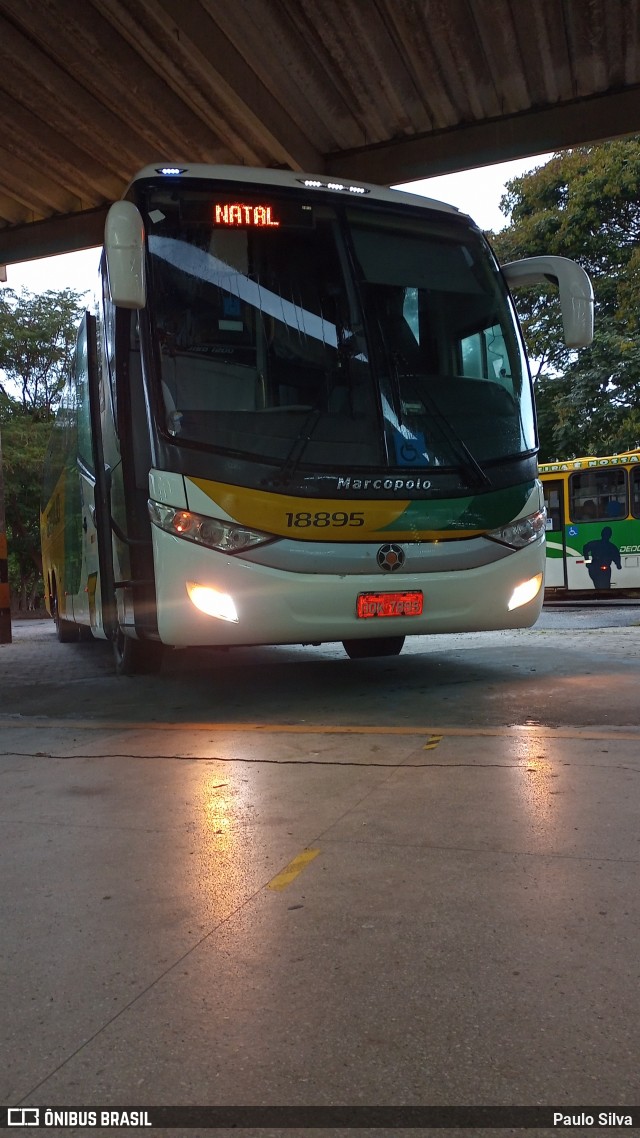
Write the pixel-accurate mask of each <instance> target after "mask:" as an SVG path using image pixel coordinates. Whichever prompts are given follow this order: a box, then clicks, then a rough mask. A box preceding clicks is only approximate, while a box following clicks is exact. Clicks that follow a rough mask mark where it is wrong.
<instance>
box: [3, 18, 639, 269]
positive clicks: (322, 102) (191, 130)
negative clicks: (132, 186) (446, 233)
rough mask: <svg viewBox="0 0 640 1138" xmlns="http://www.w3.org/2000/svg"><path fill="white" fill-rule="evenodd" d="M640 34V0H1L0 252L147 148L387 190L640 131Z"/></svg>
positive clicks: (75, 220) (18, 248) (52, 244)
mask: <svg viewBox="0 0 640 1138" xmlns="http://www.w3.org/2000/svg"><path fill="white" fill-rule="evenodd" d="M639 41H640V0H81V2H80V0H0V92H1V94H0V128H1V135H0V260H2V259H5V260H16V259H20V257H24V256H26V255H35V254H36V253H38V252H40V253H45V252H51V251H57V250H59V249H61V248H72V247H80V246H82V245H83V244H84V245H86V244H87V243H91V242H92V241H93V240H95V239H96V236H95V235H96V234H98V233H99V229H100V226H101V223H102V217H103V214H104V208H105V204H106V203H109V202H111V201H112V200H114V199H115V198H117V197H119V196H120V194H121V192H122V190H123V188H124V186H125V185H126V183H127V181H128V180H129V179H130V178H131V176H132V175H133V174H134V173H135V172H136V170H138V169H139V168H141V167H142V166H145V165H147V164H149V163H153V162H157V161H159V160H161V159H162V160H171V161H177V162H191V163H193V162H202V163H218V162H222V163H231V164H235V163H239V164H248V165H252V166H281V167H285V168H287V167H288V168H291V169H294V170H306V171H309V172H316V173H323V172H326V173H334V174H336V175H338V174H341V175H344V176H346V177H354V178H364V179H367V180H369V181H374V182H380V183H382V184H387V185H388V184H392V183H396V182H400V181H403V180H405V181H407V180H411V179H414V178H419V177H425V176H428V175H430V174H437V173H443V172H446V171H448V170H454V169H463V168H465V167H469V166H475V165H481V164H485V163H489V162H492V161H499V160H501V159H505V158H512V157H517V156H522V155H526V154H535V153H541V152H543V151H548V150H553V149H558V148H560V147H562V146H567V145H576V144H579V143H582V142H587V141H592V140H597V139H602V138H606V137H612V136H615V135H622V134H628V133H634V132H636V131H638V132H640V42H639ZM34 223H39V224H34ZM25 227H26V228H25ZM97 239H98V240H99V237H98V238H97ZM27 249H28V250H29V252H28V253H27V252H26V250H27Z"/></svg>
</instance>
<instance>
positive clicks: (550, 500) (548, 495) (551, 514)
mask: <svg viewBox="0 0 640 1138" xmlns="http://www.w3.org/2000/svg"><path fill="white" fill-rule="evenodd" d="M543 485H544V484H543ZM544 491H545V506H546V508H547V519H548V522H547V529H549V530H554V531H557V530H560V529H562V525H561V517H562V514H561V510H560V491H559V490H556V488H555V487H553V488H552V489H551V490H547V488H546V486H544Z"/></svg>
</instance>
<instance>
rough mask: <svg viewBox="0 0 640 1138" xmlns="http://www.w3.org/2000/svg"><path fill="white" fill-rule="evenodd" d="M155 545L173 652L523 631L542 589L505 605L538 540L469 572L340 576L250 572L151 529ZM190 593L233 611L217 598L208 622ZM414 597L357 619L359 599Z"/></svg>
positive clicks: (540, 551) (526, 573)
mask: <svg viewBox="0 0 640 1138" xmlns="http://www.w3.org/2000/svg"><path fill="white" fill-rule="evenodd" d="M153 542H154V558H155V567H156V593H157V601H158V630H159V633H160V637H161V640H162V641H163V643H164V644H169V645H173V646H174V647H178V648H179V647H189V646H193V647H196V646H205V645H219V646H223V645H228V646H231V645H242V644H244V645H248V644H308V643H312V642H325V641H340V640H352V639H359V638H363V639H366V638H369V637H381V636H409V635H418V636H424V635H429V634H434V633H443V632H482V631H488V630H491V629H503V628H527V627H529V626H530V625H532V624H534V623H535V621H536V620H537V618H538V616H539V614H540V609H541V607H542V600H543V588H542V587H541V588H540V589H539V590H538V592H537V595H536V596H535V597H533V599H531V600H529V601H527V602H526V603H524V604H522V605H520V606H519V607H517V608H512V609H511V610H510V609H509V602H510V600H511V599H512V597H513V594H514V590H516V589H517V588H518V587H519V586H521V585H523V584H525V583H526V582H528V581H531V580H532V579H533V578H534V577H535V576H536V575H537V574H542V573H543V570H544V553H545V550H544V542H535V543H533V544H532V545H529V546H526V547H525V548H524V549H521V550H517V551H514V552H513V554H511V555H509V556H508V557H504V558H502V559H501V560H499V561H496V562H493V563H492V564H489V565H482V566H480V567H477V568H472V569H464V570H458V571H448V572H429V573H403V572H400V573H394V574H393V575H392V574H390V573H382V572H375V573H367V574H366V575H365V574H363V575H343V576H340V575H335V574H325V573H292V572H284V571H282V570H279V569H273V568H270V567H266V566H263V565H256V564H255V563H250V562H248V561H243V560H242V559H241V558H240V557H238V556H236V557H229V556H228V555H227V554H222V553H217V552H215V551H214V550H211V549H206V548H203V547H202V546H198V545H195V544H194V543H193V542H188V541H184V540H183V539H181V538H178V537H173V536H172V535H171V534H168V533H165V532H164V531H162V530H160V529H158V528H157V527H155V526H154V527H153ZM194 586H195V587H196V588H195V589H194ZM197 588H201V589H205V590H213V591H214V592H215V594H216V595H217V596H219V597H221V598H230V601H231V605H229V604H228V603H227V601H226V600H223V603H222V605H221V611H222V614H223V615H209V614H208V613H206V612H203V611H201V609H200V608H198V607H197V605H196V603H194V600H192V599H191V597H192V596H193V597H194V598H195V599H196V600H197V599H198V593H197ZM413 591H421V592H422V594H423V612H422V614H421V615H420V616H415V615H411V616H390V617H387V616H385V617H370V618H368V619H362V618H359V617H358V616H357V615H356V604H357V598H358V594H360V593H393V592H413ZM214 607H215V606H214ZM225 617H226V619H225Z"/></svg>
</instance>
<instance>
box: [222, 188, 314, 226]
mask: <svg viewBox="0 0 640 1138" xmlns="http://www.w3.org/2000/svg"><path fill="white" fill-rule="evenodd" d="M211 211H212V217H211V221H212V223H213V226H214V228H215V229H281V228H282V229H301V228H304V229H308V228H310V227H311V226H312V225H313V209H312V207H311V206H310V205H306V204H302V203H300V202H287V201H282V200H278V199H277V198H275V199H273V198H266V197H261V198H254V197H253V196H252V195H247V196H238V197H231V196H230V195H225V196H224V197H219V198H218V197H215V198H214V199H213V201H212V202H211Z"/></svg>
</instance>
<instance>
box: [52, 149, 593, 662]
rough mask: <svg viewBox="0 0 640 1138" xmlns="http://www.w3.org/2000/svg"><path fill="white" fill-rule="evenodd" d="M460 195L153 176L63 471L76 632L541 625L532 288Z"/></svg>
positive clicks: (194, 171)
mask: <svg viewBox="0 0 640 1138" xmlns="http://www.w3.org/2000/svg"><path fill="white" fill-rule="evenodd" d="M548 279H552V280H554V281H555V282H556V283H557V284H558V285H559V292H560V302H561V305H562V311H563V318H564V326H565V338H566V340H567V342H568V343H569V344H571V345H573V346H580V345H583V344H586V343H588V342H589V340H590V337H591V331H592V321H593V295H592V291H591V286H590V283H589V279H588V277H587V276H586V274H585V273H584V271H583V270H582V269H580V268H579V267H578V266H577V265H576V264H574V262H572V261H569V260H567V259H565V258H561V257H535V258H530V259H528V260H526V261H520V262H514V263H513V264H510V265H506V266H504V267H503V268H502V270H500V268H499V267H498V265H497V263H496V261H495V258H494V256H493V254H492V252H491V250H490V248H489V246H488V245H487V243H486V241H485V239H484V237H483V235H482V233H481V232H480V230H479V229H478V228H477V227H476V226H475V225H474V223H473V222H472V221H471V219H470V218H468V217H467V216H465V215H464V214H461V213H460V212H458V210H456V209H455V208H453V207H452V206H448V205H444V204H442V203H440V202H436V201H432V200H429V199H426V198H421V197H416V196H413V195H411V194H408V193H405V192H403V191H399V190H389V189H383V188H380V187H376V186H372V185H366V184H364V183H363V184H357V183H354V182H350V181H346V180H344V179H331V178H325V177H310V176H305V175H300V174H297V173H294V172H285V171H275V170H255V169H247V168H236V167H225V166H217V167H216V166H202V165H197V166H174V167H161V166H158V167H155V166H154V167H148V168H146V169H144V170H142V171H141V172H140V173H139V174H138V175H137V176H136V177H135V179H134V180H133V182H132V183H131V185H130V187H129V189H128V191H127V193H126V195H125V199H124V200H122V201H120V202H116V203H115V204H114V205H113V206H112V208H111V210H110V212H109V215H108V220H107V224H106V230H105V249H104V255H103V258H102V264H101V286H100V295H99V299H98V303H97V306H96V310H95V312H94V313H92V314H87V315H86V317H85V319H84V321H83V323H82V326H81V328H80V333H79V337H78V346H77V353H76V362H75V369H74V374H73V376H72V378H71V381H70V383H69V385H68V387H67V389H66V391H65V393H64V398H63V401H62V405H61V408H60V414H59V416H58V419H57V424H56V427H55V429H54V432H53V438H52V442H51V447H50V450H49V454H48V457H47V464H46V474H45V488H44V501H43V508H42V548H43V561H44V574H45V583H46V593H47V597H48V605H49V608H50V611H51V612H52V614H53V615H54V617H55V620H56V623H57V628H58V634H59V636H60V638H61V639H62V640H68V639H71V638H77V637H78V636H80V635H81V634H82V635H86V634H89V633H92V634H93V635H94V636H96V637H102V638H107V639H109V640H112V641H113V643H114V645H115V649H116V661H117V667H118V670H119V671H122V672H130V671H133V670H136V669H140V670H143V669H148V668H152V667H155V666H157V663H158V661H159V658H160V652H161V646H163V645H166V646H171V647H174V648H181V647H187V646H195V645H221V646H222V645H224V646H233V645H249V644H251V645H255V644H289V643H303V644H306V643H311V644H316V643H322V642H326V641H341V642H342V643H343V644H344V646H345V649H346V651H347V653H348V654H349V656H352V657H362V656H373V655H392V654H395V653H397V652H399V651H400V649H401V647H402V643H403V640H404V638H405V636H407V635H411V634H413V635H425V634H429V633H438V632H460V631H465V630H480V629H496V628H514V627H521V626H527V625H530V624H532V623H533V622H534V621H535V620H536V617H537V616H538V613H539V610H540V605H541V603H542V587H541V586H542V579H543V569H544V535H545V516H544V507H543V500H542V492H541V486H540V482H539V480H538V478H537V466H536V452H537V440H536V427H535V417H534V408H533V398H532V388H531V381H530V377H529V371H528V366H527V361H526V358H525V354H524V350H523V346H522V340H521V336H520V332H519V329H518V323H517V319H516V316H515V313H514V310H513V305H512V301H511V297H510V293H509V287H508V286H509V285H511V286H518V285H519V284H531V283H532V282H536V281H540V280H548Z"/></svg>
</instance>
